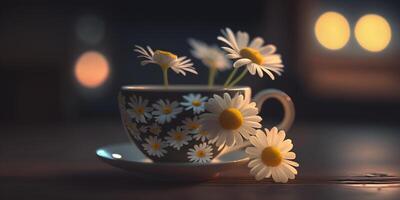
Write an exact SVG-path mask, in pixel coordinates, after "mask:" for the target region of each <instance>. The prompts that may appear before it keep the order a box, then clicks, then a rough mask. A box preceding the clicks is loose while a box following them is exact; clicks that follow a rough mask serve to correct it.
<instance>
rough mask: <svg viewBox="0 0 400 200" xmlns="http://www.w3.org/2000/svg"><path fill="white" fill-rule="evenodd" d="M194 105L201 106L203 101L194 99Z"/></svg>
mask: <svg viewBox="0 0 400 200" xmlns="http://www.w3.org/2000/svg"><path fill="white" fill-rule="evenodd" d="M192 105H193V106H195V107H199V106H201V102H200V101H199V100H194V101H192Z"/></svg>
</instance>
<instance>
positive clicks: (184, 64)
mask: <svg viewBox="0 0 400 200" xmlns="http://www.w3.org/2000/svg"><path fill="white" fill-rule="evenodd" d="M135 47H136V48H135V50H134V51H135V52H137V53H139V54H140V55H139V56H138V57H140V58H144V60H143V61H142V62H141V64H142V65H147V64H150V63H153V64H157V65H159V66H160V67H161V68H162V69H163V70H167V69H168V68H171V69H172V70H173V71H174V72H175V73H177V74H182V75H186V72H190V73H193V74H197V72H196V69H195V68H194V67H193V63H192V62H191V60H190V59H188V58H187V57H185V56H182V57H178V56H177V55H175V54H173V53H171V52H168V51H162V50H156V51H153V50H152V49H151V48H150V47H149V46H147V51H146V49H144V48H143V47H141V46H138V45H135Z"/></svg>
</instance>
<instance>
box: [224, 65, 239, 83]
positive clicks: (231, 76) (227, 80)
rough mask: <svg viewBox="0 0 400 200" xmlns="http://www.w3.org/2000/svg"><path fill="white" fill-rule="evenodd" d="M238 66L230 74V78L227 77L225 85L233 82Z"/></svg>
mask: <svg viewBox="0 0 400 200" xmlns="http://www.w3.org/2000/svg"><path fill="white" fill-rule="evenodd" d="M237 70H238V68H235V69H233V71H232V72H231V74H230V75H229V77H228V79H226V81H225V83H224V87H227V86H228V84H229V82H231V80H232V78H233V76H235V74H236V72H237Z"/></svg>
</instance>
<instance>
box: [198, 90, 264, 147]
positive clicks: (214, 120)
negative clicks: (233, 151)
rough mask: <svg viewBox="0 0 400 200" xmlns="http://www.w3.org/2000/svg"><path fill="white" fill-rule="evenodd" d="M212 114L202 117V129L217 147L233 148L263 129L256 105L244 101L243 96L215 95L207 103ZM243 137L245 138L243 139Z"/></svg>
mask: <svg viewBox="0 0 400 200" xmlns="http://www.w3.org/2000/svg"><path fill="white" fill-rule="evenodd" d="M206 109H207V111H209V112H210V113H204V114H202V115H201V116H200V121H201V128H202V129H203V130H205V131H208V133H209V134H210V138H211V139H215V138H217V139H215V140H216V142H217V146H219V147H221V146H222V145H224V144H226V145H227V146H233V145H234V144H236V145H240V144H242V143H243V138H245V139H248V138H249V137H250V135H253V134H255V132H256V128H261V124H260V121H261V120H262V118H261V117H260V116H258V115H257V114H258V109H257V108H256V103H254V102H251V103H248V102H246V101H244V97H243V95H238V94H236V95H235V96H234V97H233V98H231V96H230V95H229V94H228V93H225V94H224V96H223V97H221V96H218V95H214V98H210V99H209V100H208V102H207V103H206ZM242 137H243V138H242Z"/></svg>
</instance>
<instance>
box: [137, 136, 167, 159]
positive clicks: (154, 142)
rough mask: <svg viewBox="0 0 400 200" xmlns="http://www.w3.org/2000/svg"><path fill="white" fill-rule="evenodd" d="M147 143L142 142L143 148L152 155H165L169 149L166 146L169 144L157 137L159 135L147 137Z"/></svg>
mask: <svg viewBox="0 0 400 200" xmlns="http://www.w3.org/2000/svg"><path fill="white" fill-rule="evenodd" d="M145 140H146V143H144V144H142V145H143V148H144V149H145V150H146V151H147V154H149V155H150V156H157V157H159V158H160V157H163V156H164V154H165V153H167V150H165V149H164V148H165V147H167V146H168V145H167V144H166V143H165V142H164V141H162V140H161V139H159V138H157V136H149V137H148V138H146V139H145Z"/></svg>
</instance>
